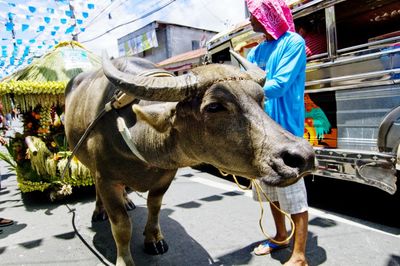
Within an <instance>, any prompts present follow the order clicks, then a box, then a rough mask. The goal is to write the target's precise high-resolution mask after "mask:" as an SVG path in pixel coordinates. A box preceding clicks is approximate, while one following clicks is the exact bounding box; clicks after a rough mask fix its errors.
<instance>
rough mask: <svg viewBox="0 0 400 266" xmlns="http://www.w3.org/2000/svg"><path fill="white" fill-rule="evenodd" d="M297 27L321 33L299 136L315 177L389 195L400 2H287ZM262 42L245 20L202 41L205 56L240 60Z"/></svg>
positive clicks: (396, 167) (396, 151)
mask: <svg viewBox="0 0 400 266" xmlns="http://www.w3.org/2000/svg"><path fill="white" fill-rule="evenodd" d="M290 7H291V11H292V15H293V19H294V23H295V25H296V26H297V25H300V24H304V22H306V23H307V24H308V25H311V26H312V29H313V30H314V31H315V32H317V33H319V34H322V36H323V38H324V41H325V42H324V43H325V44H324V46H325V47H323V48H324V49H323V52H320V53H318V54H313V55H310V56H308V57H307V67H306V83H305V106H306V115H305V117H306V119H305V132H304V137H305V138H306V139H307V140H308V141H309V142H310V143H311V144H312V145H313V147H314V150H315V154H316V158H317V161H318V166H317V168H316V170H315V172H314V174H315V175H318V176H323V177H329V178H335V179H340V180H346V181H352V182H357V183H361V184H365V185H369V186H373V187H376V188H379V189H381V190H383V191H386V192H388V193H390V194H394V193H395V192H396V190H397V187H396V182H397V178H398V177H399V172H400V5H399V2H398V0H368V1H365V0H313V1H292V2H291V3H290ZM263 40H264V36H263V35H262V34H260V33H256V32H254V31H252V27H251V25H250V22H249V21H248V20H246V21H243V22H242V23H239V24H237V25H236V26H234V27H233V28H231V29H229V30H227V31H224V32H220V33H218V34H217V35H215V36H214V37H213V38H212V39H210V40H209V41H208V42H207V53H206V57H205V61H207V62H212V63H224V64H233V65H238V62H237V61H236V60H235V59H234V58H233V57H232V56H231V54H230V52H229V50H231V49H232V50H234V51H236V52H239V53H240V54H241V55H243V56H246V55H247V53H248V51H249V50H250V49H251V48H253V47H254V46H256V45H257V44H258V43H259V42H261V41H263Z"/></svg>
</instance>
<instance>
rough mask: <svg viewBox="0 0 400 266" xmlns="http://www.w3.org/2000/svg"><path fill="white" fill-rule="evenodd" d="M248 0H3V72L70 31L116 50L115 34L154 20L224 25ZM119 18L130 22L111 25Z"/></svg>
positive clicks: (95, 47) (88, 43) (238, 17)
mask: <svg viewBox="0 0 400 266" xmlns="http://www.w3.org/2000/svg"><path fill="white" fill-rule="evenodd" d="M70 3H71V4H72V5H73V7H74V9H75V12H74V14H75V16H76V18H75V20H73V19H71V12H70V11H69V10H70V9H69V4H70ZM244 5H245V4H244V0H70V1H68V0H58V1H56V0H31V1H26V0H0V45H1V49H2V50H1V52H2V53H1V54H0V55H1V57H0V78H2V77H4V76H6V75H9V74H11V73H12V72H13V71H15V70H17V69H19V68H21V67H24V66H26V65H27V64H28V63H29V62H30V61H31V59H32V58H33V56H40V55H42V54H43V53H46V52H48V51H51V50H52V48H53V47H54V45H56V44H57V43H58V42H60V41H64V40H70V39H71V38H72V33H76V34H78V41H79V42H81V43H82V44H83V45H84V46H85V47H86V48H87V49H89V50H91V51H92V52H94V53H96V54H99V55H100V54H101V52H102V50H107V52H108V54H109V55H112V56H118V47H117V39H118V38H120V37H122V36H124V35H126V34H128V33H130V32H132V31H135V30H137V29H139V28H141V27H143V26H145V25H147V24H149V23H150V22H152V21H154V20H161V21H165V22H171V23H176V24H182V25H187V26H192V27H197V28H205V29H209V30H214V31H222V30H225V29H227V28H229V27H231V26H232V25H234V24H236V23H238V22H240V21H242V20H243V19H244ZM158 9H159V10H158ZM157 10H158V11H157ZM152 11H156V12H154V13H152ZM148 13H152V14H151V15H149V16H147V17H145V18H141V17H142V16H143V15H144V14H148ZM140 18H141V19H140ZM131 21H134V22H132V23H129V22H131ZM121 24H126V25H124V26H121V27H118V28H116V29H115V30H112V29H113V28H115V27H117V26H118V25H121ZM73 25H76V26H75V27H74V26H73ZM110 30H111V31H110ZM107 31H109V32H108V33H106V32H107ZM105 33H106V34H105ZM13 34H14V36H15V37H13ZM102 34H104V35H103V36H101V37H98V36H100V35H102ZM92 39H94V40H92Z"/></svg>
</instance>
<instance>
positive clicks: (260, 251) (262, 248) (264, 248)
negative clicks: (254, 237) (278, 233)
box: [254, 240, 289, 256]
mask: <svg viewBox="0 0 400 266" xmlns="http://www.w3.org/2000/svg"><path fill="white" fill-rule="evenodd" d="M288 246H289V244H283V245H277V244H275V243H273V242H271V241H269V240H267V241H264V242H262V243H261V244H260V245H258V246H257V247H256V248H254V254H256V255H257V256H264V255H268V254H271V253H272V252H274V251H277V250H280V249H283V248H287V247H288Z"/></svg>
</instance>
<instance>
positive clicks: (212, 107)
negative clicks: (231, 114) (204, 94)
mask: <svg viewBox="0 0 400 266" xmlns="http://www.w3.org/2000/svg"><path fill="white" fill-rule="evenodd" d="M205 110H206V112H208V113H216V112H220V111H225V110H226V108H225V107H224V106H223V105H222V104H220V103H210V104H209V105H207V106H206V107H205Z"/></svg>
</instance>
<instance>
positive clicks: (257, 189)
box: [219, 170, 296, 245]
mask: <svg viewBox="0 0 400 266" xmlns="http://www.w3.org/2000/svg"><path fill="white" fill-rule="evenodd" d="M219 172H220V173H221V175H223V176H228V175H229V174H227V173H224V172H223V171H221V170H219ZM232 177H233V179H234V180H235V183H236V185H237V186H238V187H239V188H240V189H241V190H248V189H250V188H251V186H254V187H255V190H256V193H257V199H258V202H259V204H260V209H261V211H260V219H259V220H258V224H259V226H260V229H261V232H262V233H263V235H264V236H265V237H266V238H267V239H268V240H269V241H271V242H273V243H275V244H277V245H280V244H284V243H287V242H288V241H289V240H290V239H292V237H293V235H294V232H295V230H296V226H295V224H294V222H293V219H292V217H291V216H290V214H288V213H287V212H285V211H283V210H282V209H280V208H279V207H278V206H276V205H275V204H274V203H273V202H272V201H271V199H270V198H269V197H268V196H267V193H265V191H264V190H263V189H262V187H261V186H260V184H258V183H257V181H256V180H255V179H250V178H247V179H249V180H250V185H249V186H247V187H245V186H242V185H240V184H239V182H238V180H237V178H236V176H235V175H233V174H232ZM260 191H261V193H262V194H263V195H264V197H265V198H266V199H267V201H268V202H269V203H270V204H271V205H272V206H273V207H274V208H275V209H277V210H278V211H279V212H281V213H282V214H283V215H285V216H286V217H287V218H288V220H289V221H290V225H291V227H292V230H291V232H290V234H289V236H288V237H287V238H286V239H284V240H282V241H278V240H275V239H273V238H272V237H271V236H270V235H268V234H267V233H266V232H265V230H264V226H263V223H262V221H263V217H264V207H263V204H262V200H261V193H260Z"/></svg>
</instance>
